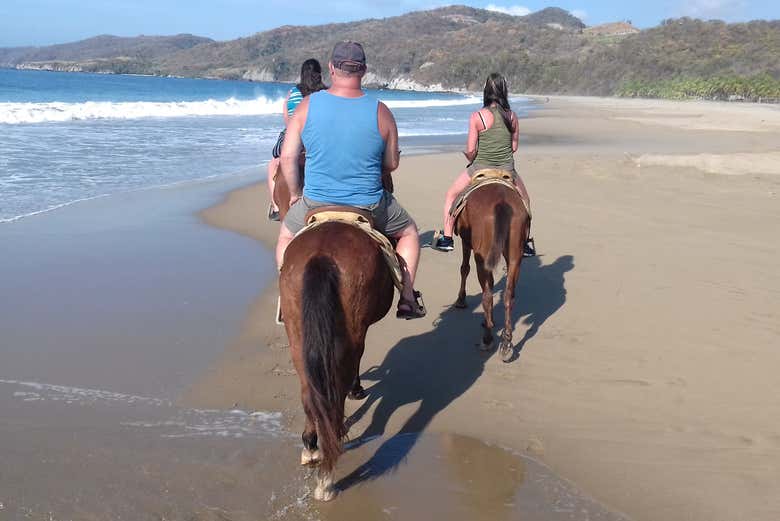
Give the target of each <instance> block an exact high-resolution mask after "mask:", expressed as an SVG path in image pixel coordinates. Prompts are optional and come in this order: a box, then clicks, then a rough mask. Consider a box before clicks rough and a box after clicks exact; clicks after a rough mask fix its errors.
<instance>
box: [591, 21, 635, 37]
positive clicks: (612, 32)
mask: <svg viewBox="0 0 780 521" xmlns="http://www.w3.org/2000/svg"><path fill="white" fill-rule="evenodd" d="M582 32H583V34H587V35H589V36H624V35H627V34H636V33H638V32H639V29H637V28H636V27H634V26H633V25H631V22H612V23H608V24H601V25H594V26H593V27H588V28H586V29H583V30H582Z"/></svg>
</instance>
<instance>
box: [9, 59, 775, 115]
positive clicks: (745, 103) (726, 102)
mask: <svg viewBox="0 0 780 521" xmlns="http://www.w3.org/2000/svg"><path fill="white" fill-rule="evenodd" d="M3 69H5V70H10V71H36V72H58V73H67V74H97V75H101V76H138V77H142V78H172V79H183V80H208V81H236V82H241V83H272V84H279V85H294V84H295V83H296V82H295V80H291V81H281V80H274V81H256V80H252V79H245V78H216V77H210V76H176V75H170V74H168V75H161V74H140V73H124V72H120V73H118V72H110V71H105V72H95V71H72V70H57V69H37V68H25V67H19V66H16V65H13V66H0V70H3ZM416 85H418V86H420V87H429V88H423V89H421V90H420V89H400V88H387V87H383V86H382V85H380V84H368V85H366V88H369V89H372V90H376V91H379V92H381V91H392V92H419V93H425V94H462V95H472V96H480V95H481V94H482V92H481V91H472V90H469V89H457V88H453V89H434V87H436V85H431V86H426V85H422V84H416ZM509 96H510V97H524V98H528V99H537V100H540V102H542V103H543V102H544V101H543V100H545V99H569V100H576V99H583V100H624V101H640V102H641V101H646V102H650V103H652V102H671V103H706V104H711V105H720V104H722V105H731V106H760V107H780V100H778V101H761V100H758V101H750V100H744V99H735V100H718V99H704V98H684V99H677V98H642V97H635V96H618V95H614V96H595V95H584V94H544V93H527V92H513V93H510V95H509Z"/></svg>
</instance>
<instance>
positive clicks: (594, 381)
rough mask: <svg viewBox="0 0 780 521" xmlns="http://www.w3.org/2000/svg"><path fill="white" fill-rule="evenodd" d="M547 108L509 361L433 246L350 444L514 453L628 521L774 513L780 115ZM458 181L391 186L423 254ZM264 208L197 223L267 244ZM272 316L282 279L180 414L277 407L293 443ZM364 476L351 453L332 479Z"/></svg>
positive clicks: (777, 497)
mask: <svg viewBox="0 0 780 521" xmlns="http://www.w3.org/2000/svg"><path fill="white" fill-rule="evenodd" d="M539 101H540V103H541V108H540V109H539V110H537V111H534V112H533V113H532V114H531V116H530V117H529V118H526V119H524V120H522V121H521V124H522V130H521V145H520V150H519V151H518V154H517V156H516V161H517V169H518V172H520V174H521V175H522V176H523V177H524V179H525V182H526V184H527V186H528V188H529V190H530V193H531V197H532V201H533V211H534V222H533V230H532V234H533V235H534V237H535V238H536V246H537V249H538V251H539V254H540V255H539V256H538V257H536V258H531V259H527V260H525V261H524V262H523V267H522V270H521V275H520V282H519V286H518V292H517V299H518V304H517V306H516V316H515V317H514V318H515V324H516V326H515V328H516V329H515V339H516V353H517V356H516V357H515V359H514V360H513V361H512V362H511V363H508V364H504V363H502V362H501V361H500V360H499V358H498V357H496V356H494V354H493V353H489V354H486V355H485V354H481V353H479V352H478V351H477V348H476V344H477V343H478V341H479V323H480V321H481V317H480V314H481V309H480V305H479V300H480V299H479V297H478V285H477V282H476V279H475V278H474V277H472V279H470V281H469V286H468V288H469V291H468V294H469V295H470V296H469V298H468V300H467V302H468V309H466V310H455V309H452V308H451V304H452V303H453V302H454V300H455V297H456V292H457V284H458V280H459V279H458V277H459V273H458V266H459V263H460V253H459V248H456V251H455V252H453V253H450V254H444V253H440V252H437V251H433V250H431V249H430V248H426V249H424V250H423V254H422V261H421V266H420V272H419V280H418V283H417V286H418V288H419V289H420V290H422V292H423V294H424V295H425V299H426V304H427V307H428V316H427V317H426V318H425V319H423V320H417V321H409V322H405V321H398V320H396V319H395V318H393V317H390V316H388V317H386V318H385V319H384V320H383V321H382V322H380V323H379V324H377V325H375V326H374V327H373V328H372V329H371V330H370V331H369V340H368V343H367V350H366V353H365V355H364V357H363V362H362V371H363V372H364V378H365V380H366V381H367V383H369V384H370V385H372V387H371V388H370V390H369V393H370V394H369V397H368V398H367V400H366V401H365V402H363V403H354V402H353V403H349V404H348V406H349V411H348V412H349V413H350V414H354V419H355V422H356V423H355V424H354V425H353V426H352V427H351V431H350V436H351V437H352V438H365V437H370V436H373V435H384V436H386V437H387V436H392V435H395V434H396V433H416V432H419V431H422V430H424V431H426V432H427V433H432V434H434V433H439V434H441V435H444V436H446V435H453V436H454V435H458V436H467V437H470V438H473V439H478V440H482V441H484V442H487V443H490V444H494V445H497V446H502V447H507V448H509V449H513V450H515V451H518V453H520V454H526V455H528V456H531V457H533V458H534V459H535V460H538V461H540V462H542V463H544V464H545V465H548V466H549V468H551V469H552V471H554V472H555V473H557V474H558V475H560V476H563V477H564V478H566V479H568V480H571V482H573V483H574V485H576V487H577V488H579V489H580V490H582V491H584V492H585V493H586V494H589V495H590V496H592V497H594V498H595V499H596V500H598V501H600V502H602V503H603V504H605V505H607V506H608V507H609V508H611V509H612V510H613V511H615V512H622V513H624V514H626V515H627V516H629V517H630V518H632V519H636V520H660V519H663V520H673V519H675V520H676V519H680V520H682V519H685V520H696V521H698V520H701V521H713V520H724V521H725V520H736V519H749V520H774V519H778V518H780V488H778V482H780V420H778V418H780V399H778V394H777V392H776V389H775V383H776V381H777V377H776V372H777V369H776V368H777V365H778V363H780V352H778V350H777V347H778V345H780V343H779V342H778V340H779V339H780V272H778V269H777V266H778V265H779V264H780V247H779V246H778V241H777V226H778V224H780V204H778V197H779V195H778V194H780V145H778V143H780V139H778V138H780V110H778V107H775V106H753V105H736V104H735V105H732V104H728V105H727V104H709V103H697V102H691V103H683V102H662V101H645V100H641V101H638V100H613V99H605V100H601V99H588V98H541V99H540V100H539ZM463 166H464V161H463V158H462V156H460V155H459V154H453V153H448V154H437V155H426V156H417V157H404V158H403V159H402V162H401V167H400V168H399V170H398V171H397V172H396V173H395V174H394V176H395V186H396V195H397V197H398V198H399V200H400V201H401V202H402V204H403V205H404V206H405V207H406V208H407V209H408V210H409V211H410V213H411V214H412V215H413V216H414V217H415V219H416V221H417V223H418V226H419V228H420V233H421V237H422V241H423V243H424V244H428V243H430V241H431V238H432V234H433V230H435V229H438V228H440V227H441V222H440V221H441V205H442V197H443V194H444V192H445V190H446V187H447V186H448V183H449V182H450V181H451V180H452V179H453V177H454V176H455V175H456V174H457V173H458V171H460V170H461V169H462V168H463ZM266 207H267V197H266V194H265V189H264V186H262V185H259V184H258V185H253V186H249V187H247V188H243V189H240V190H237V191H235V192H232V193H231V194H230V195H229V196H228V197H227V198H226V199H225V200H224V201H223V202H221V203H220V204H218V205H216V206H214V207H212V208H209V209H207V210H205V211H204V212H202V214H201V215H202V218H203V219H204V220H205V221H206V222H207V223H209V224H211V225H213V226H216V227H219V228H223V229H226V230H231V231H233V232H237V233H239V234H242V235H245V236H248V237H251V238H253V239H256V240H258V241H261V242H262V243H263V244H265V245H266V246H268V247H270V246H271V245H272V243H273V241H274V240H275V235H276V233H277V225H276V224H275V223H268V222H266V221H265V219H264V215H263V214H264V209H265V208H266ZM500 288H501V285H500V284H499V289H500ZM496 298H497V299H498V298H499V295H498V294H497V295H496ZM275 301H276V294H275V288H274V287H273V284H271V287H270V288H269V289H268V290H267V291H265V292H264V293H263V294H262V295H260V296H259V297H258V298H257V299H256V300H255V301H254V302H253V304H252V305H251V306H250V308H249V309H248V310H247V313H246V316H245V319H244V321H243V325H242V328H241V331H240V332H239V333H238V334H237V335H235V337H234V338H233V340H232V341H230V343H229V344H228V346H227V347H226V350H225V352H224V354H223V355H222V356H221V358H219V359H218V360H217V361H216V362H215V363H214V364H213V365H212V366H211V367H210V368H209V370H208V371H206V372H205V374H203V375H202V377H201V378H199V379H198V381H197V382H196V383H195V384H194V385H193V386H191V387H190V388H189V390H188V391H187V392H186V393H185V394H184V396H183V398H182V400H181V401H182V403H183V404H185V405H188V406H197V407H219V408H230V407H234V406H236V404H237V405H238V406H240V407H242V408H244V409H247V410H252V409H258V410H268V411H281V412H282V413H283V417H284V421H285V425H286V427H287V428H288V429H289V430H290V431H292V432H294V433H297V432H300V430H301V429H302V425H303V418H302V413H301V410H300V406H299V402H298V400H299V397H298V383H297V377H296V376H295V374H294V371H293V369H292V366H291V364H290V361H289V355H288V352H287V345H286V338H285V334H284V330H283V328H281V327H278V326H276V325H275V324H274V323H273V312H274V306H275ZM501 314H502V311H501V310H500V309H497V313H496V318H497V322H498V323H501V321H502V316H501ZM377 451H379V449H377ZM362 454H363V455H365V454H366V452H362ZM368 454H370V451H369V452H368ZM411 454H412V455H411V456H410V458H409V459H412V458H413V457H414V453H413V452H412V453H411ZM356 459H357V461H356ZM362 463H363V462H361V461H360V458H356V457H354V456H352V457H345V458H344V462H343V463H342V464H341V465H340V466H339V469H338V474H339V477H344V476H347V475H349V473H350V472H352V471H354V470H355V468H356V467H358V466H359V465H361V464H362ZM401 466H402V467H403V465H401ZM381 481H382V477H381V476H380V479H378V480H375V481H374V483H377V482H379V483H381ZM372 486H374V484H372ZM361 490H363V491H364V492H365V490H366V488H358V489H357V492H352V491H347V492H346V493H345V494H344V495H343V496H344V497H343V498H342V499H340V500H339V501H342V500H344V501H359V499H356V498H357V497H358V496H359V494H361V492H360V491H361ZM350 498H351V499H350ZM337 504H338V502H337ZM343 504H347V503H342V505H343ZM328 508H331V507H328ZM332 508H338V507H332ZM323 512H324V513H323V517H327V512H328V511H327V510H324V511H323ZM487 518H490V517H487ZM539 518H540V519H549V518H545V517H543V516H541V517H539ZM571 518H572V519H578V518H583V517H582V516H577V515H576V513H574V514H572V517H571ZM591 518H596V516H593V517H591Z"/></svg>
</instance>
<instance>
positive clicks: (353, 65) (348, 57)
mask: <svg viewBox="0 0 780 521" xmlns="http://www.w3.org/2000/svg"><path fill="white" fill-rule="evenodd" d="M330 62H331V63H332V64H333V66H334V67H335V68H337V69H341V70H342V71H346V72H358V71H364V70H366V53H365V52H363V46H362V45H360V44H359V43H357V42H339V43H337V44H336V46H335V47H333V54H332V55H331V58H330Z"/></svg>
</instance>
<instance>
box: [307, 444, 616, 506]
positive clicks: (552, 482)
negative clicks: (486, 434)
mask: <svg viewBox="0 0 780 521" xmlns="http://www.w3.org/2000/svg"><path fill="white" fill-rule="evenodd" d="M410 445H411V446H410ZM378 446H381V447H382V448H383V450H382V452H381V453H382V456H381V457H386V458H389V459H390V461H392V462H395V461H396V458H397V457H398V456H399V454H401V455H404V454H405V455H406V456H407V457H406V459H404V460H403V462H402V463H400V464H397V465H395V466H393V471H392V472H386V473H384V474H383V475H382V476H381V478H379V479H373V480H367V481H363V482H361V483H359V484H357V485H355V486H352V487H350V488H349V489H347V490H344V491H343V492H342V493H341V494H340V495H339V497H338V499H337V500H335V501H333V502H331V503H326V504H317V505H315V506H314V507H313V508H314V509H315V510H316V511H317V513H318V517H320V518H321V519H322V520H323V521H336V520H355V521H357V520H363V519H399V520H404V521H414V520H431V519H447V520H455V521H459V520H463V521H466V520H470V521H472V520H473V521H482V520H485V521H487V520H491V521H510V520H523V521H534V520H539V521H542V520H543V521H557V520H588V519H589V520H605V521H606V520H618V519H624V517H623V516H620V515H617V514H614V513H611V512H609V511H608V510H606V509H605V508H604V507H602V506H601V505H599V504H598V503H596V502H595V501H593V500H591V499H589V498H587V497H585V496H583V495H582V494H581V493H579V492H578V491H577V490H576V489H575V488H574V487H573V486H572V485H571V484H569V483H567V482H565V481H563V480H561V479H559V478H557V477H556V476H554V475H553V474H552V473H551V472H550V471H549V470H548V469H547V468H546V467H544V466H543V465H541V464H539V463H537V462H535V461H533V460H531V459H529V458H526V457H524V456H521V455H518V454H516V453H513V452H510V451H508V450H505V449H502V448H499V447H495V446H491V445H488V444H486V443H483V442H481V441H479V440H476V439H473V438H469V437H465V436H459V435H455V434H450V433H425V434H422V435H419V436H418V435H415V434H401V435H398V436H395V437H393V438H391V439H389V440H387V439H385V440H383V439H381V438H376V439H374V440H371V441H369V442H367V443H365V444H363V445H360V446H359V447H357V448H354V449H352V450H349V451H348V452H347V453H346V454H345V455H344V456H343V458H342V459H341V460H340V462H339V466H340V468H341V469H342V472H344V471H347V472H348V469H350V468H354V467H356V466H360V465H361V464H362V463H363V462H364V461H365V459H366V458H367V457H371V455H372V454H373V457H372V459H373V460H376V458H377V457H379V456H378V455H379V454H380V451H378V450H377V447H378ZM378 463H379V464H380V465H381V462H378Z"/></svg>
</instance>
